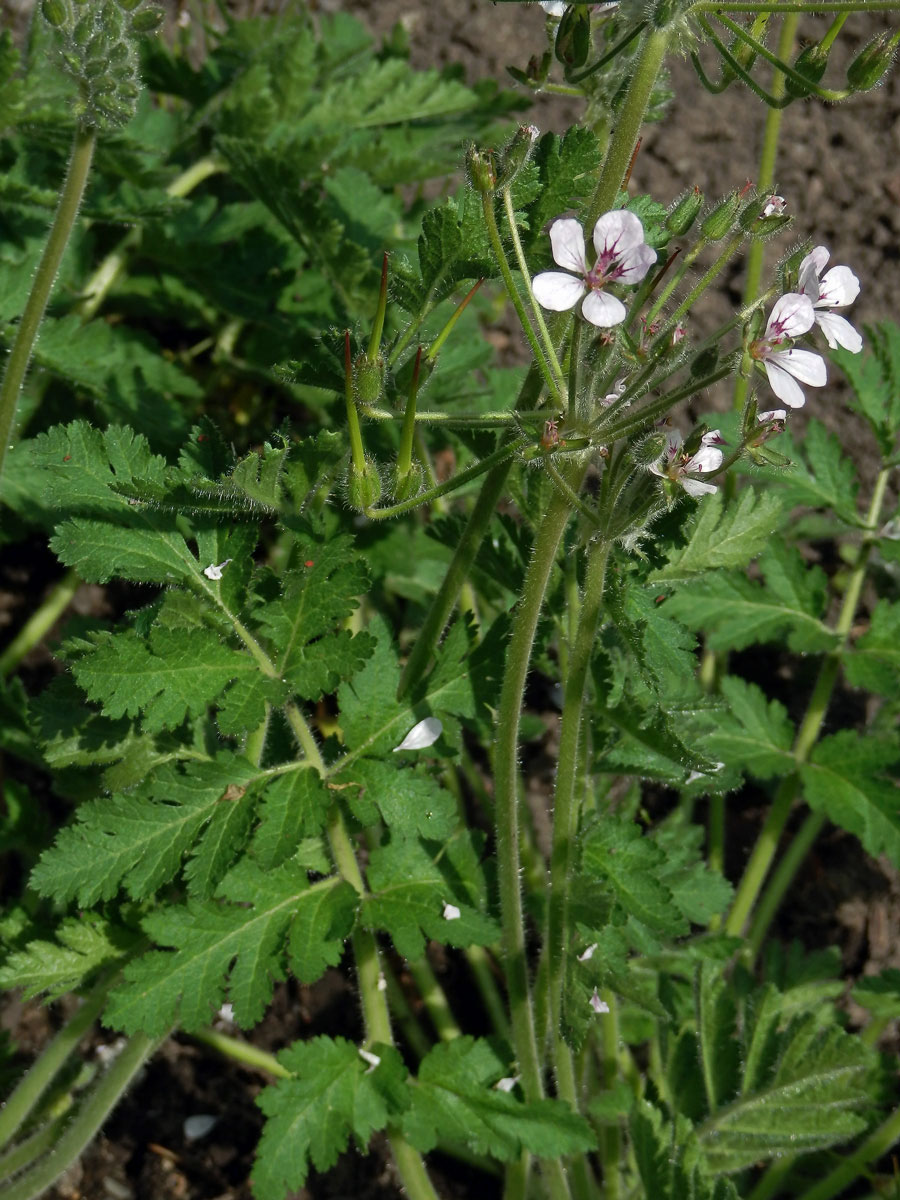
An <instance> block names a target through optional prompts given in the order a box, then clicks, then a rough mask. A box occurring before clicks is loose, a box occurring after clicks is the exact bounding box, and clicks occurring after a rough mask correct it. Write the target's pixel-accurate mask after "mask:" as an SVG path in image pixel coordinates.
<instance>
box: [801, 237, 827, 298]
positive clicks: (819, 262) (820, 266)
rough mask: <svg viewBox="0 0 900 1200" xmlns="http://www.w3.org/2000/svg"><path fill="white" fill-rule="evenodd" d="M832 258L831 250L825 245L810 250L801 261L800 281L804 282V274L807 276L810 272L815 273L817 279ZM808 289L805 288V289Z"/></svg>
mask: <svg viewBox="0 0 900 1200" xmlns="http://www.w3.org/2000/svg"><path fill="white" fill-rule="evenodd" d="M829 258H831V251H830V250H829V249H828V248H827V247H825V246H816V248H815V249H814V250H810V252H809V254H807V256H806V258H804V259H803V260H802V262H801V263H800V271H799V275H800V281H801V283H802V281H803V278H804V276H806V277H807V278H808V277H809V275H810V274H812V275H815V277H816V279H818V278H819V276H820V275H821V274H822V272H823V271H824V270H825V268H826V267H827V266H828V260H829ZM803 290H804V291H805V290H806V289H805V288H804V289H803Z"/></svg>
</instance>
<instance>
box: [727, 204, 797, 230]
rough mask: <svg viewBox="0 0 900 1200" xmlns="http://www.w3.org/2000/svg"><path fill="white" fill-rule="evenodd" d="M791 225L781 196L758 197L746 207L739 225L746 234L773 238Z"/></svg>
mask: <svg viewBox="0 0 900 1200" xmlns="http://www.w3.org/2000/svg"><path fill="white" fill-rule="evenodd" d="M790 223H791V218H790V217H789V216H788V214H787V213H785V212H784V200H783V198H782V197H781V196H771V195H770V196H756V197H755V198H754V199H753V200H751V201H750V203H749V204H745V205H744V207H743V209H742V210H741V214H740V216H739V217H738V225H740V227H741V229H743V231H744V233H749V234H751V235H753V236H754V237H771V235H772V234H773V233H777V232H778V231H779V230H780V229H784V227H785V225H790Z"/></svg>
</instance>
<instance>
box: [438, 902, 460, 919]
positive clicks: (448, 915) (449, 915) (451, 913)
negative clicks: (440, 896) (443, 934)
mask: <svg viewBox="0 0 900 1200" xmlns="http://www.w3.org/2000/svg"><path fill="white" fill-rule="evenodd" d="M461 916H462V913H461V912H460V911H459V909H458V908H457V907H456V905H455V904H447V902H446V901H444V913H443V917H444V920H445V921H458V920H459V918H460V917H461Z"/></svg>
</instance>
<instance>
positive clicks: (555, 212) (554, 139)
mask: <svg viewBox="0 0 900 1200" xmlns="http://www.w3.org/2000/svg"><path fill="white" fill-rule="evenodd" d="M599 159H600V147H599V144H598V141H597V135H596V134H595V133H594V132H593V131H592V130H590V129H587V128H586V127H585V126H583V125H575V126H573V127H572V128H571V129H569V130H568V131H567V132H566V133H565V134H564V135H563V136H562V137H559V136H558V135H557V134H555V133H545V134H544V136H543V137H542V138H541V139H540V141H539V142H538V144H537V146H536V147H535V151H534V158H533V162H534V164H535V165H536V166H537V168H538V170H539V172H540V177H541V185H542V186H541V190H540V192H539V193H538V197H537V199H536V200H535V202H534V203H533V204H531V205H530V206H529V207H528V209H527V213H528V228H529V231H530V236H529V238H528V241H529V242H530V243H531V244H532V245H535V244H538V245H539V244H540V239H541V238H542V237H543V236H544V229H545V226H546V225H547V223H548V222H549V221H552V220H553V219H554V218H555V217H558V216H559V215H560V214H561V213H564V212H566V211H567V210H568V209H570V208H577V207H578V205H577V201H579V200H582V199H585V198H587V197H588V196H590V195H591V193H592V191H593V182H592V181H593V179H594V173H595V171H596V169H597V163H598V161H599ZM548 252H549V244H548Z"/></svg>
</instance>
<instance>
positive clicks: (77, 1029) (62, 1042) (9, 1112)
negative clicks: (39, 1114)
mask: <svg viewBox="0 0 900 1200" xmlns="http://www.w3.org/2000/svg"><path fill="white" fill-rule="evenodd" d="M111 986H112V979H111V978H105V979H103V980H102V981H101V982H100V983H98V984H97V985H96V986H95V987H94V989H93V991H92V992H91V993H90V994H89V995H88V996H87V997H86V998H85V1000H84V1001H83V1002H82V1005H81V1007H80V1008H79V1009H78V1011H77V1012H76V1013H75V1014H74V1016H73V1017H72V1018H71V1020H69V1021H68V1022H67V1024H66V1025H64V1026H63V1028H62V1029H61V1030H60V1031H59V1033H58V1034H57V1035H56V1037H55V1038H54V1039H53V1041H52V1042H50V1044H49V1045H48V1046H47V1048H46V1049H45V1050H44V1051H43V1052H42V1053H41V1055H40V1056H39V1058H38V1059H37V1060H36V1061H35V1062H34V1063H33V1064H32V1065H31V1067H30V1068H29V1070H28V1072H27V1074H26V1075H25V1076H24V1078H23V1079H21V1080H20V1082H19V1083H18V1085H17V1086H16V1089H15V1091H14V1092H13V1093H12V1095H11V1096H10V1097H9V1099H8V1100H7V1101H6V1102H5V1104H4V1105H3V1107H2V1108H0V1147H2V1146H6V1145H8V1144H9V1142H10V1141H11V1140H12V1138H13V1137H14V1136H15V1135H16V1133H17V1132H18V1130H19V1129H21V1127H22V1125H23V1124H24V1122H25V1121H27V1119H28V1117H29V1116H30V1114H31V1113H32V1112H33V1110H34V1108H35V1106H36V1105H37V1103H38V1102H39V1100H40V1098H41V1096H42V1095H43V1094H44V1092H45V1091H46V1090H47V1088H48V1087H49V1086H50V1084H51V1083H52V1082H53V1080H54V1078H55V1077H56V1075H57V1073H58V1072H59V1070H60V1069H61V1068H62V1066H63V1065H64V1063H65V1062H66V1060H67V1059H68V1058H69V1056H70V1055H71V1054H73V1053H74V1051H75V1047H76V1046H77V1045H78V1043H79V1042H80V1041H81V1039H82V1038H83V1037H84V1035H85V1034H86V1033H87V1031H88V1030H89V1029H90V1028H91V1026H92V1025H93V1024H94V1022H95V1021H96V1020H97V1018H98V1017H99V1016H100V1013H101V1012H102V1011H103V1005H104V1004H105V1003H106V994H107V992H108V991H109V989H110V987H111Z"/></svg>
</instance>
